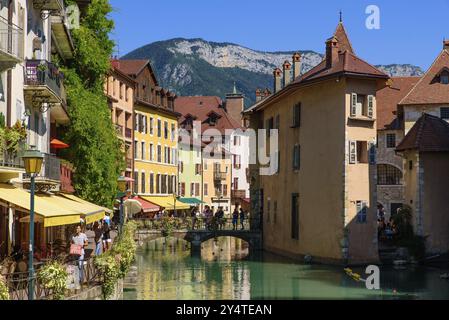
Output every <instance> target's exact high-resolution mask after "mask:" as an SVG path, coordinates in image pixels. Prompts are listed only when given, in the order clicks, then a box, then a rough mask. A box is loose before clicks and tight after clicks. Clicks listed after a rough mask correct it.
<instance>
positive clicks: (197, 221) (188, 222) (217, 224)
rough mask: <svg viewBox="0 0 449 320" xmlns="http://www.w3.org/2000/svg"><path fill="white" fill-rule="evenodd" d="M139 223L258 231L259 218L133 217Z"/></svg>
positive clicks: (143, 225)
mask: <svg viewBox="0 0 449 320" xmlns="http://www.w3.org/2000/svg"><path fill="white" fill-rule="evenodd" d="M133 220H134V221H135V222H136V223H137V226H138V229H146V230H155V231H164V230H165V231H167V230H171V231H173V230H188V231H215V230H216V231H220V230H223V231H258V230H260V228H259V220H255V219H251V218H248V219H244V220H243V223H242V221H241V220H240V219H238V220H237V221H235V220H234V219H232V218H222V219H218V218H215V217H214V218H209V219H208V218H205V217H197V218H192V217H186V218H173V217H162V218H159V219H157V218H154V219H148V218H133Z"/></svg>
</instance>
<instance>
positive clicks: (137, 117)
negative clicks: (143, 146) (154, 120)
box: [134, 113, 139, 131]
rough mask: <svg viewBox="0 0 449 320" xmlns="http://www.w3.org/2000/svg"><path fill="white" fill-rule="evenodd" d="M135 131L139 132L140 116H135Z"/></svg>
mask: <svg viewBox="0 0 449 320" xmlns="http://www.w3.org/2000/svg"><path fill="white" fill-rule="evenodd" d="M134 131H139V115H138V114H137V113H136V114H135V115H134Z"/></svg>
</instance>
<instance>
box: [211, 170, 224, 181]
mask: <svg viewBox="0 0 449 320" xmlns="http://www.w3.org/2000/svg"><path fill="white" fill-rule="evenodd" d="M226 176H227V173H226V172H221V171H214V180H216V181H223V180H226Z"/></svg>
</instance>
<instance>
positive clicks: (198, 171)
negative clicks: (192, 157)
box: [195, 164, 201, 175]
mask: <svg viewBox="0 0 449 320" xmlns="http://www.w3.org/2000/svg"><path fill="white" fill-rule="evenodd" d="M195 174H196V175H200V174H201V164H195Z"/></svg>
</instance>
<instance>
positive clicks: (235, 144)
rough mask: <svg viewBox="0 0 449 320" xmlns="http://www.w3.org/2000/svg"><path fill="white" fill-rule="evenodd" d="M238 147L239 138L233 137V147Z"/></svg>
mask: <svg viewBox="0 0 449 320" xmlns="http://www.w3.org/2000/svg"><path fill="white" fill-rule="evenodd" d="M239 145H240V136H234V146H239Z"/></svg>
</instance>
